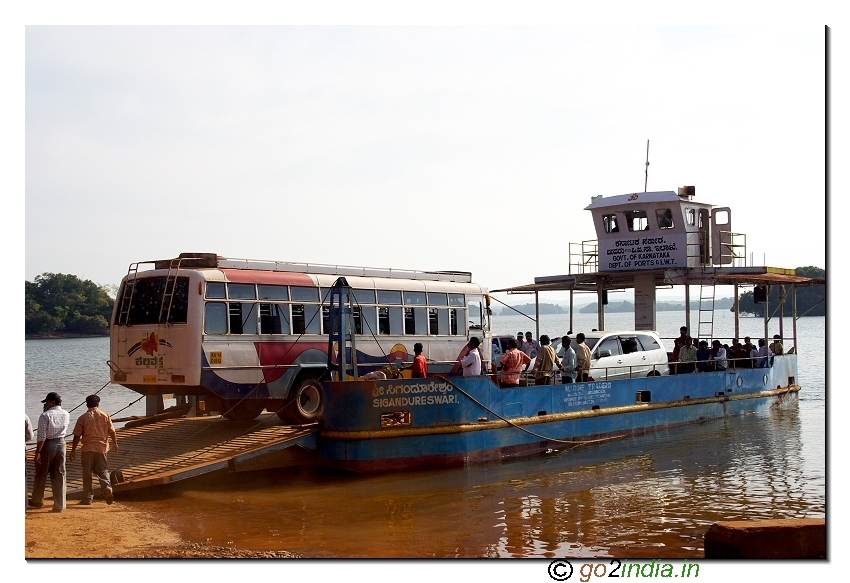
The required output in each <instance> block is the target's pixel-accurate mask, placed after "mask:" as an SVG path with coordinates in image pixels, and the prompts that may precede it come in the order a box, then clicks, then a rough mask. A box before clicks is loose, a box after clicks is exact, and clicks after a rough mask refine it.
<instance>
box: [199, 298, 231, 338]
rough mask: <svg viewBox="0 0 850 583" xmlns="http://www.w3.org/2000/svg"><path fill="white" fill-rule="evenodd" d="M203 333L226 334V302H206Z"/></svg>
mask: <svg viewBox="0 0 850 583" xmlns="http://www.w3.org/2000/svg"><path fill="white" fill-rule="evenodd" d="M204 334H227V304H225V303H224V302H207V304H206V306H205V307H204Z"/></svg>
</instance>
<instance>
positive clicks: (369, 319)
mask: <svg viewBox="0 0 850 583" xmlns="http://www.w3.org/2000/svg"><path fill="white" fill-rule="evenodd" d="M360 320H361V326H363V331H362V332H360V334H366V335H367V336H371V335H372V334H377V333H378V309H377V308H376V307H375V306H362V307H361V308H360ZM387 332H389V319H387Z"/></svg>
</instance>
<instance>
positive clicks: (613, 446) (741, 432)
mask: <svg viewBox="0 0 850 583" xmlns="http://www.w3.org/2000/svg"><path fill="white" fill-rule="evenodd" d="M817 464H818V461H817V460H808V459H806V456H804V455H803V452H802V448H801V440H800V415H799V411H798V410H797V408H796V406H794V407H789V408H787V409H777V410H773V411H768V412H764V413H758V414H754V415H748V416H742V417H732V418H727V419H721V420H716V421H707V422H703V423H700V424H696V425H691V426H687V427H680V428H675V429H669V430H663V431H659V432H655V433H651V434H647V435H643V436H638V437H634V438H628V439H623V440H617V441H613V442H608V443H604V444H597V445H591V446H586V447H582V448H577V449H573V450H571V451H563V452H551V453H550V454H548V455H543V456H540V457H535V458H525V459H518V460H513V461H507V462H502V463H497V464H487V465H475V466H470V467H467V468H457V469H450V470H440V471H421V472H405V473H398V474H379V475H358V474H349V473H341V472H336V471H331V470H325V469H322V468H314V467H302V468H286V469H278V470H266V471H259V472H246V473H239V474H227V473H217V474H210V475H207V476H202V477H199V478H197V479H194V480H191V481H185V482H180V483H175V484H172V485H169V486H166V487H160V488H156V489H151V490H148V491H139V492H135V493H127V494H126V495H125V496H122V498H125V499H127V500H131V501H133V502H135V503H137V504H138V505H140V506H142V507H144V508H147V509H150V510H153V511H155V512H157V513H159V514H160V515H162V516H164V517H166V520H167V521H168V522H169V523H170V524H171V525H172V526H173V527H174V528H176V529H177V530H178V532H180V533H181V535H182V536H184V537H185V538H186V539H188V540H190V541H195V542H197V541H201V540H205V539H207V540H208V542H210V543H211V544H215V545H222V546H225V545H233V546H236V547H238V548H243V549H251V550H287V551H292V552H296V553H299V554H302V555H305V556H312V557H410V558H425V557H481V556H493V557H510V556H526V557H529V556H530V557H555V556H618V557H670V558H673V557H700V556H702V538H703V535H704V534H705V531H706V530H707V528H708V526H709V525H710V524H712V523H713V522H715V521H718V520H733V519H765V518H798V517H804V516H805V517H821V516H823V513H824V497H823V491H824V483H825V478H824V476H823V471H822V468H823V465H822V460H821V461H820V466H819V467H820V468H821V470H818V469H817V467H818V466H817ZM810 466H815V467H810Z"/></svg>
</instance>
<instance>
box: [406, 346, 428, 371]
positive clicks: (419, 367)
mask: <svg viewBox="0 0 850 583" xmlns="http://www.w3.org/2000/svg"><path fill="white" fill-rule="evenodd" d="M413 354H414V357H413V366H412V367H411V368H410V376H411V377H412V378H414V379H424V378H425V377H427V376H428V361H427V360H425V357H424V356H422V343H421V342H417V343H416V344H414V345H413Z"/></svg>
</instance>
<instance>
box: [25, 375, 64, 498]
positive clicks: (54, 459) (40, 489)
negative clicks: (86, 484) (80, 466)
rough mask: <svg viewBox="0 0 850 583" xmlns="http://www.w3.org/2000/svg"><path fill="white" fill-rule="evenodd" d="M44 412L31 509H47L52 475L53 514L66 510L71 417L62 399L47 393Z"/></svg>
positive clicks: (40, 426)
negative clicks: (46, 494) (46, 492)
mask: <svg viewBox="0 0 850 583" xmlns="http://www.w3.org/2000/svg"><path fill="white" fill-rule="evenodd" d="M42 403H44V413H42V414H41V415H40V416H39V418H38V442H37V444H36V446H35V483H34V484H33V487H32V498H31V499H30V503H29V505H30V507H32V508H41V507H42V506H44V488H45V486H46V485H47V476H48V475H49V476H50V489H51V491H52V493H53V512H62V511H63V510H65V434H66V433H67V432H68V424H69V423H70V422H71V416H70V415H69V414H68V412H67V411H65V410H63V409H62V407H61V406H60V405H62V397H60V396H59V395H58V394H57V393H54V392H50V393H47V397H45V398H44V400H43V401H42Z"/></svg>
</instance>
